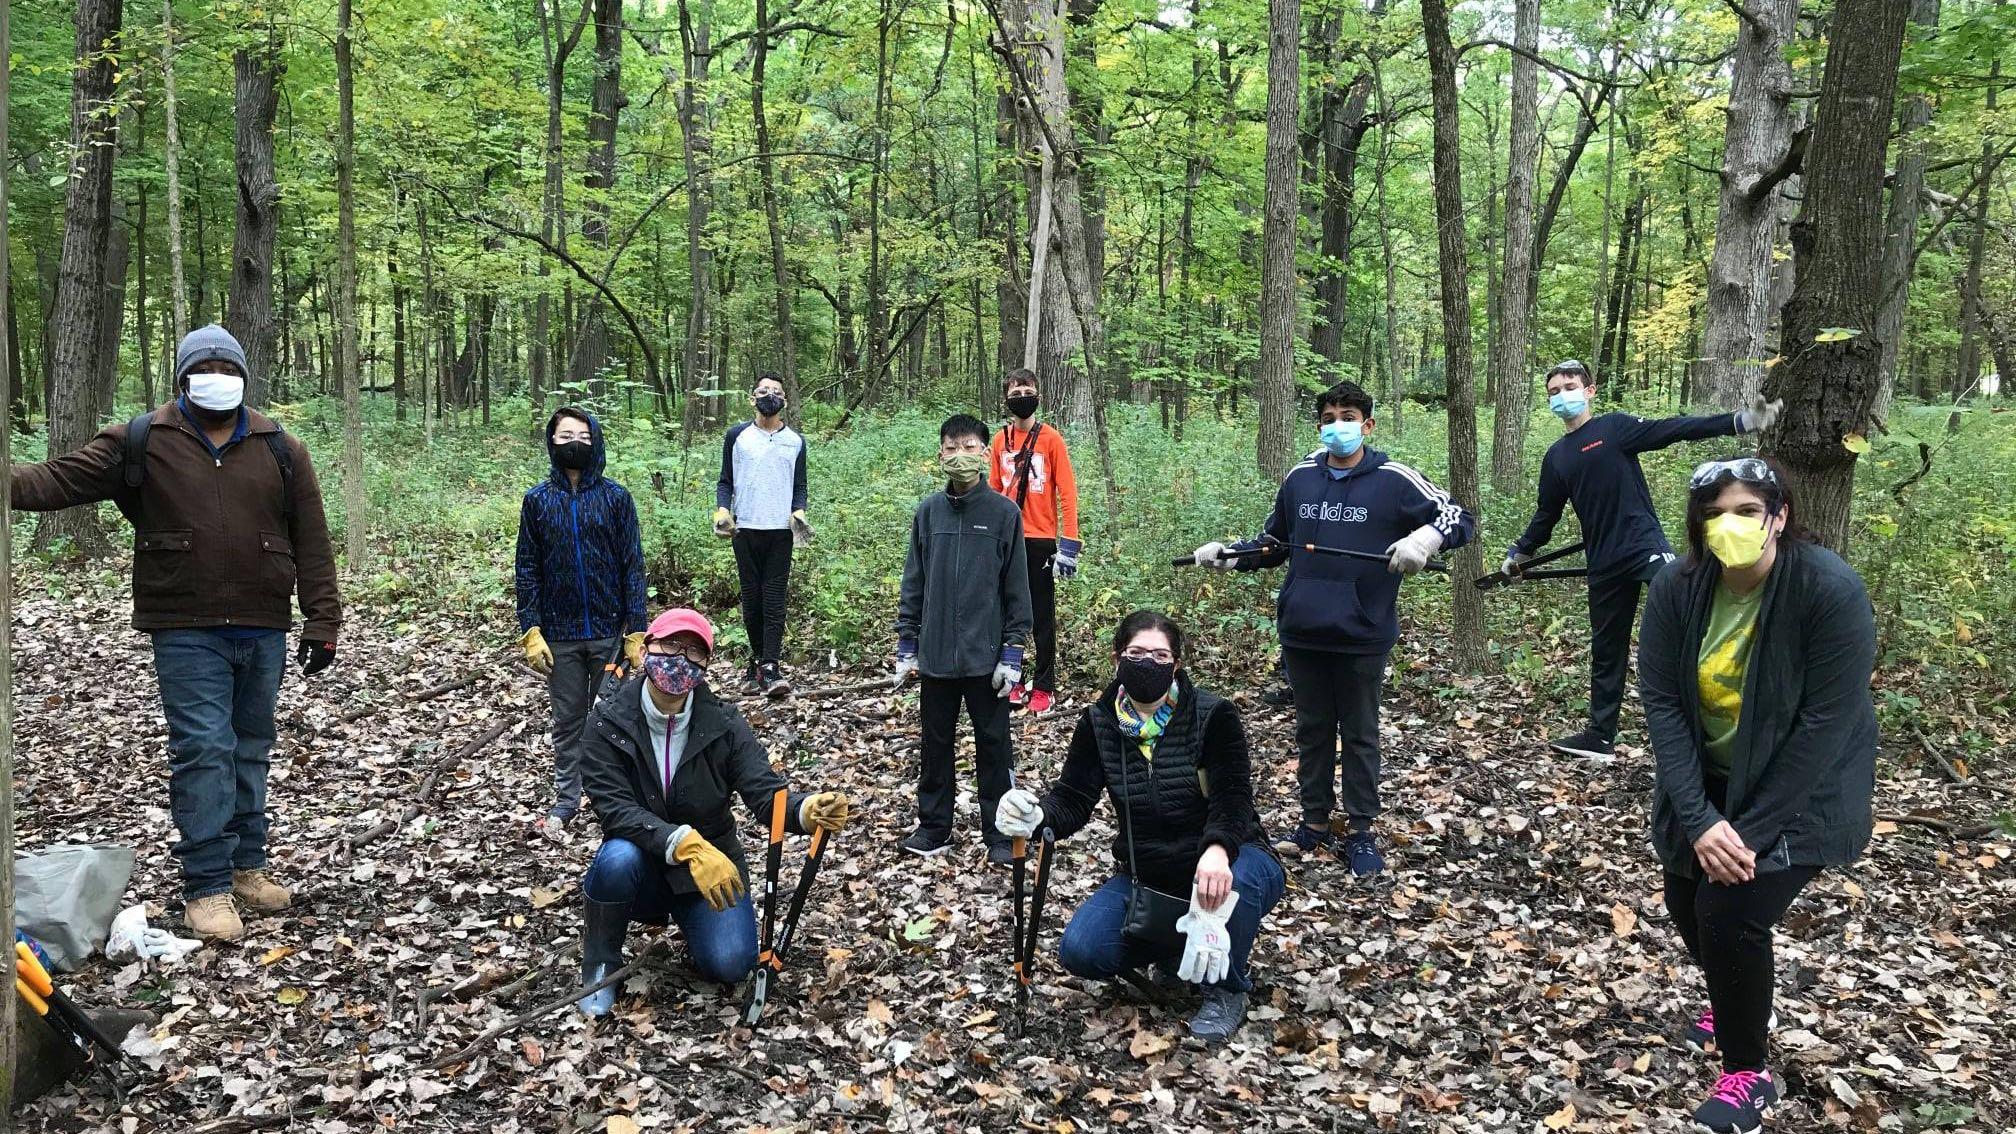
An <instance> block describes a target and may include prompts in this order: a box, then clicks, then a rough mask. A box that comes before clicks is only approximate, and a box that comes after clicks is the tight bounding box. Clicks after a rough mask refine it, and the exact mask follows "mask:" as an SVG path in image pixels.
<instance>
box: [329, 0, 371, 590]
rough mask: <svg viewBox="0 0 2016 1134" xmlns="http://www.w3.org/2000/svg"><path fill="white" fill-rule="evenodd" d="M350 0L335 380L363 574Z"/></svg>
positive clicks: (358, 568) (342, 61) (346, 486)
mask: <svg viewBox="0 0 2016 1134" xmlns="http://www.w3.org/2000/svg"><path fill="white" fill-rule="evenodd" d="M350 36H351V24H350V0H336V309H335V312H334V314H335V316H336V375H337V381H339V382H341V383H342V384H343V553H344V558H345V559H346V561H347V562H346V564H345V566H347V567H348V568H349V571H350V573H351V575H352V576H353V577H354V576H357V575H360V574H361V573H362V572H363V570H364V561H365V548H366V544H365V539H364V537H365V531H366V527H365V525H366V518H365V515H364V393H363V390H362V388H361V385H360V384H361V383H362V382H363V368H362V366H360V365H359V363H358V359H357V187H356V170H357V120H356V115H355V95H356V90H355V84H354V80H353V76H352V74H351V65H350V55H351V38H350Z"/></svg>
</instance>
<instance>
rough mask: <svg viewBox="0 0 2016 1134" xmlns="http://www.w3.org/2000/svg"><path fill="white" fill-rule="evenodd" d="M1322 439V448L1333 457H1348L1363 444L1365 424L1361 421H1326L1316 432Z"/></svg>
mask: <svg viewBox="0 0 2016 1134" xmlns="http://www.w3.org/2000/svg"><path fill="white" fill-rule="evenodd" d="M1317 435H1318V436H1319V437H1321V438H1322V439H1323V447H1324V448H1325V449H1328V450H1330V455H1331V456H1333V457H1348V456H1350V455H1351V454H1353V453H1355V452H1357V451H1358V447H1359V446H1361V445H1363V444H1365V423H1364V422H1361V421H1326V422H1324V423H1323V428H1322V429H1321V430H1319V431H1318V432H1317Z"/></svg>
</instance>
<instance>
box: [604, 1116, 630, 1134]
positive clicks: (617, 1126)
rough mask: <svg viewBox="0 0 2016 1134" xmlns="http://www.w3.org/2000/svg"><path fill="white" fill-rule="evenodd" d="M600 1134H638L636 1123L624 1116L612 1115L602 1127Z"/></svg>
mask: <svg viewBox="0 0 2016 1134" xmlns="http://www.w3.org/2000/svg"><path fill="white" fill-rule="evenodd" d="M602 1134H638V1131H637V1122H636V1120H635V1119H632V1118H630V1117H628V1116H626V1115H621V1114H612V1115H610V1116H609V1122H608V1124H607V1125H605V1126H603V1127H602Z"/></svg>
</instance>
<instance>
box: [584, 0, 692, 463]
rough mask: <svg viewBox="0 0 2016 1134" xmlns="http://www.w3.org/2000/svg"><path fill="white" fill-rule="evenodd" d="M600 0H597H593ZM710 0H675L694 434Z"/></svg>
mask: <svg viewBox="0 0 2016 1134" xmlns="http://www.w3.org/2000/svg"><path fill="white" fill-rule="evenodd" d="M598 2H601V0H598ZM713 19H714V3H713V0H695V2H691V3H689V0H679V38H680V42H681V43H682V44H683V45H684V50H683V52H682V66H683V71H682V74H681V75H680V80H679V135H680V145H681V150H680V153H681V156H682V158H683V160H684V163H685V169H686V202H687V205H686V271H687V287H688V305H687V310H686V352H685V359H684V369H685V371H686V406H685V413H684V418H683V424H684V426H685V429H686V432H687V433H689V434H690V433H693V432H695V431H696V430H697V429H698V428H699V426H700V422H701V420H702V410H703V408H704V406H705V405H706V404H707V402H706V400H703V398H702V396H701V395H700V393H699V391H701V390H705V389H710V388H712V386H713V384H714V378H713V375H714V366H715V360H714V247H713V245H712V244H711V243H710V242H709V239H708V236H707V219H708V216H709V214H710V213H711V211H712V209H713V207H714V175H713V173H712V172H711V169H710V167H711V166H712V165H713V163H714V136H713V130H712V126H711V125H710V121H709V119H710V117H711V115H712V111H711V110H709V108H708V97H709V96H708V90H707V83H708V78H707V68H708V65H709V64H710V63H711V62H712V60H713V51H714V49H713V45H712V40H711V36H712V28H713Z"/></svg>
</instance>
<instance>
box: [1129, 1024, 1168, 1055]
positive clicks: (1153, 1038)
mask: <svg viewBox="0 0 2016 1134" xmlns="http://www.w3.org/2000/svg"><path fill="white" fill-rule="evenodd" d="M1174 1046H1176V1041H1175V1040H1173V1039H1170V1038H1169V1037H1168V1036H1166V1035H1163V1034H1162V1033H1161V1032H1151V1031H1147V1030H1146V1029H1143V1030H1142V1031H1138V1032H1135V1033H1134V1038H1133V1039H1132V1040H1129V1041H1128V1043H1127V1054H1129V1055H1131V1056H1133V1057H1134V1058H1136V1059H1146V1058H1148V1057H1149V1056H1151V1055H1160V1054H1161V1053H1163V1052H1165V1051H1168V1050H1169V1049H1170V1048H1172V1047H1174Z"/></svg>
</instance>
